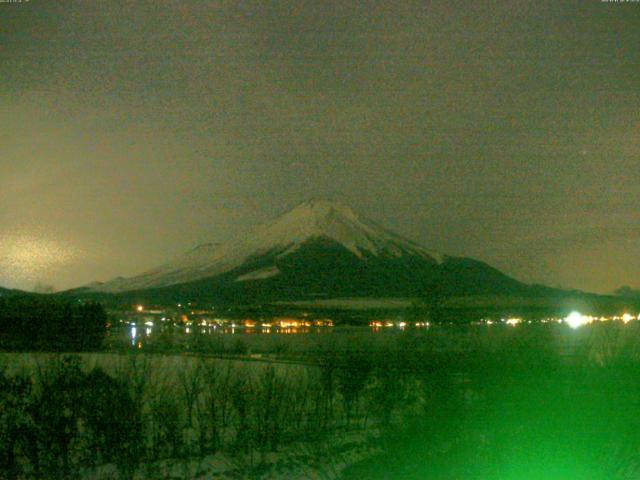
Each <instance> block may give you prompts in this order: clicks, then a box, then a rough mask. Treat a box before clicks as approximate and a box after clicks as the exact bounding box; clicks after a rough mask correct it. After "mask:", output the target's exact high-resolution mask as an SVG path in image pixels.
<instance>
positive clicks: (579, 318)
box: [564, 312, 591, 329]
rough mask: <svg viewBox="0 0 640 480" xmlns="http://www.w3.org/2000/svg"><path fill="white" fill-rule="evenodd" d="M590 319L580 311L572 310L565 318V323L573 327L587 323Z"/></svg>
mask: <svg viewBox="0 0 640 480" xmlns="http://www.w3.org/2000/svg"><path fill="white" fill-rule="evenodd" d="M590 320H591V319H590V318H589V317H586V316H584V315H581V314H580V313H579V312H571V313H570V314H569V315H568V316H567V318H565V319H564V321H565V323H566V324H567V325H569V326H570V327H571V328H573V329H576V328H578V327H581V326H583V325H586V324H587V323H589V321H590Z"/></svg>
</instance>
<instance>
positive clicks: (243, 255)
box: [92, 200, 444, 292]
mask: <svg viewBox="0 0 640 480" xmlns="http://www.w3.org/2000/svg"><path fill="white" fill-rule="evenodd" d="M312 239H329V240H332V241H334V242H336V243H338V244H340V245H341V246H343V247H344V248H346V249H347V250H349V251H350V252H352V253H353V254H354V255H355V256H356V257H358V258H363V257H364V256H374V257H378V256H385V257H402V256H406V255H408V256H418V257H421V258H423V259H425V260H427V261H430V262H434V263H438V264H440V263H442V262H443V260H444V256H443V255H441V254H438V253H435V252H431V251H429V250H426V249H424V248H423V247H421V246H420V245H418V244H416V243H414V242H412V241H410V240H407V239H405V238H403V237H401V236H399V235H397V234H395V233H393V232H391V231H389V230H386V229H385V228H383V227H381V226H379V225H377V224H376V223H375V222H373V221H371V220H368V219H366V218H363V217H360V216H358V215H357V214H356V213H355V212H354V211H353V210H351V209H350V208H348V207H345V206H343V205H339V204H337V203H334V202H329V201H323V200H320V201H307V202H304V203H302V204H300V205H299V206H298V207H296V208H294V209H293V210H291V211H289V212H288V213H285V214H284V215H282V216H281V217H279V218H277V219H276V220H275V221H274V222H272V223H270V224H267V225H264V226H262V227H260V228H258V229H257V230H256V231H255V232H254V233H253V234H251V235H248V236H246V237H245V238H243V239H241V240H239V241H236V242H231V243H228V244H224V245H219V244H204V245H200V246H198V247H196V248H194V249H193V250H191V251H189V252H187V253H186V254H184V255H182V256H180V257H178V258H176V259H175V260H173V261H171V262H169V263H167V264H165V265H162V266H160V267H158V268H155V269H152V270H149V271H147V272H144V273H143V274H141V275H138V276H135V277H131V278H118V279H114V280H112V281H109V282H106V283H104V284H102V285H92V287H93V288H92V289H93V290H95V291H101V292H122V291H128V290H137V289H144V288H153V287H162V286H168V285H174V284H178V283H185V282H189V281H194V280H199V279H203V278H208V277H213V276H216V275H220V274H223V273H227V272H230V271H232V270H234V269H236V268H238V267H240V266H243V265H245V264H246V263H247V262H248V261H250V260H252V259H256V258H259V257H261V256H264V255H267V254H274V255H276V257H284V256H286V255H289V254H291V253H293V252H295V251H296V250H298V249H299V248H300V247H301V246H302V245H303V244H305V243H306V242H308V241H309V240H312ZM279 273H280V272H279V270H278V268H277V267H276V266H275V265H272V266H268V267H266V268H265V267H264V266H261V267H260V268H257V269H256V270H255V271H251V272H249V273H243V274H242V275H240V276H238V277H237V278H236V281H247V280H257V279H265V278H270V277H274V276H277V275H279Z"/></svg>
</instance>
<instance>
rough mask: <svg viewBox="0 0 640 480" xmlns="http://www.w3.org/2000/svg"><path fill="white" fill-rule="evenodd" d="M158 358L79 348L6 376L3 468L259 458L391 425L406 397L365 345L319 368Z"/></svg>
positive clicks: (68, 469)
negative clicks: (161, 361)
mask: <svg viewBox="0 0 640 480" xmlns="http://www.w3.org/2000/svg"><path fill="white" fill-rule="evenodd" d="M154 358H156V359H157V358H158V357H153V356H148V355H147V356H145V355H135V354H134V355H130V356H127V357H125V358H124V359H121V360H120V361H116V362H115V366H113V365H111V367H109V366H105V368H101V367H100V366H94V367H93V368H91V369H89V368H88V366H89V365H88V364H87V363H86V362H83V360H82V359H81V358H80V357H78V356H48V357H47V358H46V360H42V359H41V360H39V361H38V362H37V363H36V367H35V368H34V369H33V370H29V369H26V368H25V370H24V371H21V372H18V373H15V372H14V373H11V374H10V373H9V372H8V371H6V372H5V373H3V374H1V375H0V383H1V387H2V388H1V389H0V477H1V478H8V479H18V478H79V477H80V476H81V475H82V472H89V471H92V469H93V470H95V469H96V468H104V466H105V465H111V466H112V467H113V468H115V469H116V470H117V472H118V473H117V478H133V476H134V475H135V473H136V472H140V471H141V469H143V468H144V469H146V470H145V472H144V475H145V478H153V477H154V476H156V477H162V476H163V475H165V473H166V472H165V473H161V472H159V471H156V472H155V473H154V472H153V471H152V470H153V468H156V467H157V466H158V465H159V464H160V463H161V461H162V460H163V459H165V460H169V459H170V460H171V461H173V462H175V461H178V462H180V461H184V462H187V461H188V460H189V459H195V458H204V457H206V456H208V455H213V454H215V453H216V452H224V453H226V454H229V455H230V456H232V457H235V458H242V459H244V460H243V465H244V466H245V467H246V468H254V467H256V468H257V467H258V466H260V465H261V464H263V462H264V459H265V457H266V455H267V454H268V453H269V452H277V451H279V450H281V449H282V448H283V447H285V446H287V445H293V444H304V445H307V446H308V445H313V444H318V445H319V444H320V443H322V442H326V441H327V439H328V438H331V437H332V436H334V437H335V436H336V435H338V436H339V435H341V434H342V432H345V431H355V430H362V429H364V428H366V427H371V426H372V425H382V424H389V423H390V421H391V417H392V412H393V409H394V408H395V407H398V406H399V404H400V401H401V399H402V398H403V396H405V397H406V395H405V394H404V393H403V392H402V389H401V388H400V383H399V382H400V379H399V377H398V375H397V374H393V375H392V374H389V373H388V372H386V370H387V368H388V365H386V364H385V362H382V361H380V360H376V358H378V357H376V356H372V357H367V355H365V354H364V352H363V353H358V352H351V353H343V354H335V352H334V353H333V354H331V355H329V354H328V353H327V354H326V355H324V356H323V358H321V361H320V362H319V366H317V367H305V366H291V365H288V366H283V365H272V364H265V363H250V364H240V362H236V363H233V362H228V361H220V360H215V359H201V358H185V357H176V365H175V366H174V367H173V368H171V371H164V370H161V369H160V367H159V366H158V364H157V363H155V364H154ZM164 358H168V357H164ZM380 358H382V357H380ZM311 451H313V449H311ZM154 465H155V467H154ZM101 466H102V467H101Z"/></svg>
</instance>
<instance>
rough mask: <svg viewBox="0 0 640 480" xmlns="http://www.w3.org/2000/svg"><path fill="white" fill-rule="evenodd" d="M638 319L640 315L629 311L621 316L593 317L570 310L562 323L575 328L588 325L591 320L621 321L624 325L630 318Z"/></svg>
mask: <svg viewBox="0 0 640 480" xmlns="http://www.w3.org/2000/svg"><path fill="white" fill-rule="evenodd" d="M636 319H637V320H640V315H638V316H634V315H631V314H630V313H624V314H623V315H622V316H614V317H593V316H591V315H582V314H580V313H579V312H571V313H570V314H569V315H567V317H566V318H565V319H564V323H566V324H567V325H569V326H570V327H571V328H573V329H576V328H578V327H582V326H583V325H588V324H590V323H593V322H608V321H621V322H623V323H624V324H625V325H626V324H627V323H629V322H630V321H632V320H636Z"/></svg>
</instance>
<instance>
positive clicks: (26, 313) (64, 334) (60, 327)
mask: <svg viewBox="0 0 640 480" xmlns="http://www.w3.org/2000/svg"><path fill="white" fill-rule="evenodd" d="M106 328H107V315H106V312H105V310H104V308H103V307H102V306H101V305H100V304H98V303H79V302H77V301H75V302H73V301H71V300H62V299H57V298H54V297H50V296H44V295H14V296H8V297H0V348H3V349H9V350H44V351H64V350H67V351H87V350H96V349H98V348H100V346H101V345H102V341H103V340H104V337H105V334H106Z"/></svg>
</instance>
